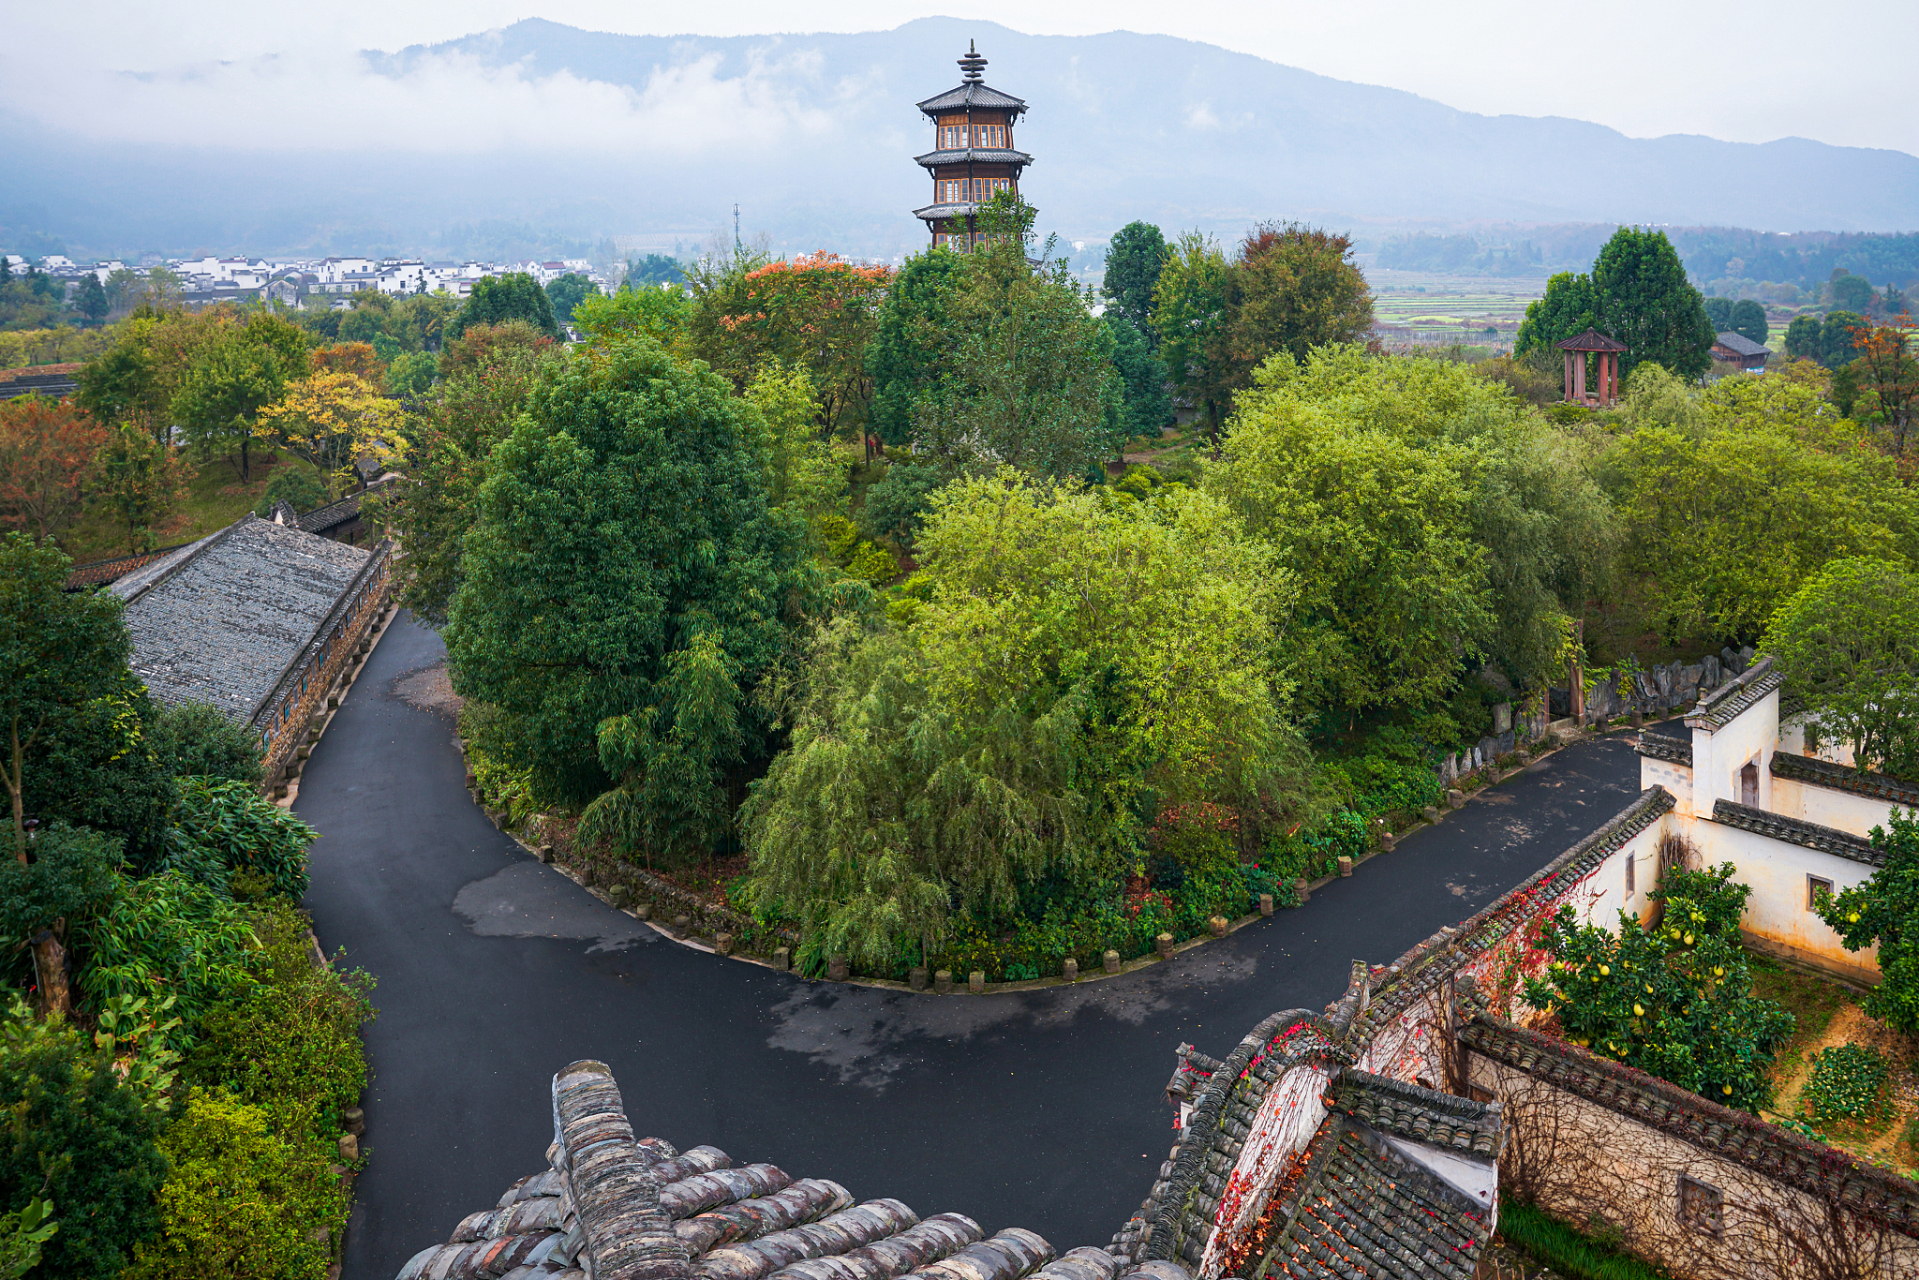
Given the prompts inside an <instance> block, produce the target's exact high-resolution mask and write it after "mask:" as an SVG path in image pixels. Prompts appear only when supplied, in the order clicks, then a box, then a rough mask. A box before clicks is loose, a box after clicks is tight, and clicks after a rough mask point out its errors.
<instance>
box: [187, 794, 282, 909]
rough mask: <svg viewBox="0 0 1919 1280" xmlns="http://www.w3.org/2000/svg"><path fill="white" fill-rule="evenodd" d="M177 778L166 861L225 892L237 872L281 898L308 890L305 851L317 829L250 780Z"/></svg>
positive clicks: (201, 881)
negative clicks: (255, 879)
mask: <svg viewBox="0 0 1919 1280" xmlns="http://www.w3.org/2000/svg"><path fill="white" fill-rule="evenodd" d="M179 782H180V799H179V803H178V804H177V805H175V807H174V811H173V829H172V830H171V831H170V832H168V845H169V849H168V854H167V864H168V865H169V866H171V867H174V868H176V869H178V870H180V871H182V872H184V873H185V874H187V875H189V876H191V877H192V878H193V879H195V880H198V881H199V882H200V883H202V884H205V885H208V886H210V887H211V888H214V889H218V890H220V891H221V892H223V893H224V892H227V891H228V890H229V887H230V886H229V884H228V879H229V877H230V876H232V875H233V874H234V873H235V872H247V873H251V874H252V875H254V876H258V877H262V878H264V879H265V881H266V882H267V884H268V886H269V889H268V891H269V892H271V893H276V894H279V895H281V896H283V897H287V898H293V899H296V900H297V899H299V898H300V897H301V896H302V895H304V894H305V893H306V890H307V859H306V851H307V846H308V845H310V844H312V843H313V841H314V839H315V837H316V836H317V835H318V834H319V833H318V832H316V831H315V830H314V829H313V828H312V827H309V826H308V825H307V824H306V823H304V822H302V821H300V819H298V818H296V817H294V816H293V814H292V813H290V812H288V811H287V810H285V809H282V808H281V807H280V806H279V805H277V804H274V803H273V802H272V801H271V800H268V799H266V798H264V797H263V796H261V794H260V793H259V791H258V790H256V789H255V788H254V787H253V786H252V785H251V784H249V783H245V782H234V781H229V780H226V779H222V778H206V777H190V778H181V779H180V780H179Z"/></svg>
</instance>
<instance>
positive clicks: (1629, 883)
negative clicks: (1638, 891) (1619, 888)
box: [1626, 854, 1639, 898]
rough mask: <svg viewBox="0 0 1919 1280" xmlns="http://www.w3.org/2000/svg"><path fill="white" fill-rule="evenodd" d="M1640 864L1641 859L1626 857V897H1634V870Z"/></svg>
mask: <svg viewBox="0 0 1919 1280" xmlns="http://www.w3.org/2000/svg"><path fill="white" fill-rule="evenodd" d="M1638 862H1639V859H1637V858H1635V857H1633V856H1632V855H1631V854H1627V855H1626V896H1627V897H1628V898H1630V897H1632V895H1633V868H1634V867H1635V866H1637V865H1638Z"/></svg>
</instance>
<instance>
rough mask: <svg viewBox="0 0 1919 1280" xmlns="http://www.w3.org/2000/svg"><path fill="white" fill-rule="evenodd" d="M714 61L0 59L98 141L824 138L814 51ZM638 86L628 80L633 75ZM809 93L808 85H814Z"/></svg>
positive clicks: (550, 147) (663, 151) (76, 129)
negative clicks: (394, 67)
mask: <svg viewBox="0 0 1919 1280" xmlns="http://www.w3.org/2000/svg"><path fill="white" fill-rule="evenodd" d="M719 66H720V60H719V58H718V57H717V56H715V55H709V56H704V57H689V58H688V59H687V60H686V61H684V62H680V63H677V64H673V65H664V66H656V67H654V68H653V69H652V70H651V71H650V72H649V73H648V75H647V76H646V78H645V80H644V82H643V84H641V86H640V87H638V88H634V87H629V86H627V85H621V84H610V83H607V82H605V81H599V80H591V79H585V78H582V77H580V76H576V75H574V74H573V73H572V72H569V71H561V72H558V73H556V74H551V75H536V74H533V73H531V72H530V71H529V69H528V68H526V67H524V66H521V65H518V64H508V65H504V66H501V65H488V64H486V63H484V62H482V61H481V60H480V59H478V58H475V57H473V56H470V55H468V54H464V53H458V52H446V53H441V52H431V53H422V54H420V55H419V56H417V57H414V58H411V59H409V61H408V63H407V64H406V66H405V67H404V69H403V70H400V71H398V72H396V73H387V72H383V71H381V70H379V69H376V68H375V66H374V65H373V64H372V62H371V61H370V60H369V59H368V58H367V57H366V56H363V55H361V54H358V53H344V52H331V51H322V50H316V51H312V52H292V53H285V54H279V55H274V56H269V57H259V58H251V59H246V60H240V61H231V62H219V63H208V64H202V65H193V66H176V67H171V68H167V69H163V70H157V71H145V72H112V71H95V72H88V71H86V70H78V71H76V70H75V69H74V68H72V67H71V66H67V65H61V64H58V63H56V62H51V61H48V62H43V63H41V64H39V65H37V66H35V65H27V64H26V62H25V60H24V59H22V58H19V57H17V56H16V57H9V58H6V59H5V60H4V61H3V62H0V80H3V81H4V82H5V83H6V85H7V87H6V88H5V89H4V90H0V102H3V103H4V105H5V106H6V107H7V108H8V109H10V110H11V111H12V112H13V113H14V114H17V115H21V116H26V117H28V118H30V119H37V120H39V121H40V122H41V123H42V124H44V125H45V126H47V127H48V128H53V129H59V130H61V131H63V132H70V133H77V134H79V135H81V136H83V137H86V138H89V139H93V140H97V141H111V142H130V143H136V144H153V145H166V146H179V145H186V146H195V147H201V146H203V147H209V148H238V149H244V150H286V149H299V150H303V151H304V150H312V151H333V152H356V151H367V150H379V151H388V152H391V151H396V150H397V151H420V152H432V153H436V154H442V155H444V154H463V153H471V154H479V153H494V152H500V151H519V150H534V151H545V152H555V151H557V152H581V153H585V152H597V153H603V154H604V153H614V154H618V155H620V156H622V157H624V158H630V159H633V160H636V161H645V160H648V159H677V158H683V157H692V156H696V155H699V154H701V153H703V152H707V151H711V150H714V149H720V148H724V149H726V150H727V151H729V152H733V153H736V154H737V153H738V152H740V151H742V150H749V151H750V150H760V149H769V148H790V147H792V146H794V145H795V144H799V143H804V142H805V141H807V140H808V139H814V138H818V137H820V136H822V135H825V134H828V133H830V132H831V131H832V130H833V128H834V127H835V116H834V114H833V113H832V112H830V111H828V110H825V109H822V108H821V106H820V105H819V104H820V103H822V102H830V101H831V99H832V98H833V97H834V96H837V93H838V92H843V91H845V90H847V89H848V88H849V86H835V87H834V90H835V91H834V92H829V93H827V94H825V95H821V94H818V93H806V94H798V93H795V92H794V91H793V89H794V85H795V83H796V82H807V83H810V82H812V81H814V80H815V79H816V78H817V75H818V71H819V68H818V60H817V56H816V55H812V54H808V53H806V52H803V51H797V52H794V53H791V54H788V55H784V56H781V55H780V51H778V50H777V49H775V50H771V51H766V52H764V53H762V54H761V55H759V56H754V57H752V58H749V59H748V62H747V66H746V68H745V70H744V71H743V72H742V73H740V74H737V75H731V76H725V75H721V74H720V72H719ZM636 79H637V77H636ZM814 87H815V88H818V86H814Z"/></svg>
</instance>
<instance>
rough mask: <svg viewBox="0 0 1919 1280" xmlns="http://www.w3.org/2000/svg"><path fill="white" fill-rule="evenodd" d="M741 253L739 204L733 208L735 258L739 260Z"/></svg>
mask: <svg viewBox="0 0 1919 1280" xmlns="http://www.w3.org/2000/svg"><path fill="white" fill-rule="evenodd" d="M739 253H740V206H739V205H738V204H735V205H734V206H733V256H734V257H736V258H737V257H738V256H739Z"/></svg>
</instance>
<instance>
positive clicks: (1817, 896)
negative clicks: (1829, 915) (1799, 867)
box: [1806, 876, 1832, 911]
mask: <svg viewBox="0 0 1919 1280" xmlns="http://www.w3.org/2000/svg"><path fill="white" fill-rule="evenodd" d="M1830 901H1832V881H1830V880H1825V879H1821V878H1820V877H1819V876H1807V877H1806V910H1808V911H1817V910H1819V908H1820V907H1821V906H1822V905H1824V904H1825V903H1827V902H1830Z"/></svg>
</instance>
